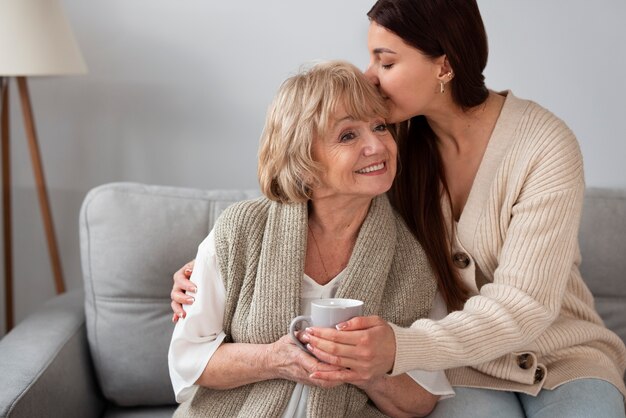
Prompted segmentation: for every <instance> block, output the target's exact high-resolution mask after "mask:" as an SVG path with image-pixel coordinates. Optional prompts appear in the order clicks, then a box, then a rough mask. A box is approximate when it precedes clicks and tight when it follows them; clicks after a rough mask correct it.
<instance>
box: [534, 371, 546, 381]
mask: <svg viewBox="0 0 626 418" xmlns="http://www.w3.org/2000/svg"><path fill="white" fill-rule="evenodd" d="M545 375H546V373H545V372H544V371H543V369H542V368H541V367H537V368H536V369H535V383H539V382H541V381H542V380H543V378H544V376H545Z"/></svg>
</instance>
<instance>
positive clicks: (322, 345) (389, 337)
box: [301, 316, 396, 386]
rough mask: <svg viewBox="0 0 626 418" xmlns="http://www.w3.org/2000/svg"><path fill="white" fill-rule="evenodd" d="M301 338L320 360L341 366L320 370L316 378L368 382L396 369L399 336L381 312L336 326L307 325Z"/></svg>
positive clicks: (361, 383) (314, 374)
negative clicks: (396, 336) (329, 369)
mask: <svg viewBox="0 0 626 418" xmlns="http://www.w3.org/2000/svg"><path fill="white" fill-rule="evenodd" d="M301 340H303V341H305V342H306V343H307V348H308V349H309V351H310V352H311V353H312V354H313V355H314V356H315V357H317V358H318V359H319V360H321V361H323V362H325V363H328V364H332V365H334V366H337V367H340V368H341V369H340V370H335V371H325V370H324V371H317V372H315V373H313V374H312V377H313V378H314V379H321V380H325V381H328V382H346V383H352V384H355V385H357V386H366V385H367V384H368V382H370V381H372V380H374V379H375V378H377V377H380V376H382V375H384V374H386V373H388V372H390V371H391V370H392V369H393V365H394V361H395V356H396V338H395V334H394V332H393V329H392V328H391V326H390V325H389V324H388V323H387V322H386V321H384V320H383V319H382V318H380V317H378V316H368V317H356V318H352V319H351V320H349V321H346V322H344V323H342V324H339V325H337V329H333V328H317V327H311V328H307V329H306V330H305V332H304V333H303V335H302V336H301Z"/></svg>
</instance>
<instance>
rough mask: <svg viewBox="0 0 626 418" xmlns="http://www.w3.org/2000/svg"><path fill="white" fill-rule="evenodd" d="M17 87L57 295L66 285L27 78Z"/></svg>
mask: <svg viewBox="0 0 626 418" xmlns="http://www.w3.org/2000/svg"><path fill="white" fill-rule="evenodd" d="M17 85H18V88H19V92H20V99H21V102H22V113H23V115H24V128H25V131H26V137H27V139H28V148H29V149H30V156H31V160H32V165H33V173H34V175H35V184H36V186H37V194H38V196H39V205H40V206H41V215H42V217H43V223H44V229H45V232H46V239H47V241H48V251H49V253H50V262H51V264H52V273H53V274H54V284H55V288H56V292H57V294H60V293H63V292H65V283H64V281H63V273H62V271H61V258H60V257H59V250H58V247H57V241H56V236H55V232H54V224H53V222H52V211H51V210H50V203H49V199H48V189H47V188H46V181H45V178H44V173H43V168H42V163H41V154H40V152H39V145H38V143H37V132H36V130H35V121H34V117H33V111H32V106H31V104H30V96H29V94H28V85H27V83H26V77H17Z"/></svg>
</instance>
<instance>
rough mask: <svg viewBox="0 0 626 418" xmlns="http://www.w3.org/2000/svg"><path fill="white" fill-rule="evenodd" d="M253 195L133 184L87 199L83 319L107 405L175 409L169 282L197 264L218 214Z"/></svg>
mask: <svg viewBox="0 0 626 418" xmlns="http://www.w3.org/2000/svg"><path fill="white" fill-rule="evenodd" d="M257 195H258V192H256V191H199V190H191V189H181V188H172V187H161V186H146V185H141V184H134V183H113V184H107V185H104V186H101V187H98V188H95V189H93V190H92V191H91V192H89V194H88V195H87V197H86V198H85V201H84V203H83V206H82V209H81V215H80V241H81V261H82V268H83V276H84V281H85V316H86V320H87V332H88V334H87V335H88V340H89V345H90V349H91V353H92V356H93V359H94V363H95V369H96V373H97V376H98V380H99V383H100V386H101V388H102V392H103V394H104V396H105V397H106V398H107V399H108V400H109V401H112V402H113V403H114V404H117V405H121V406H135V405H143V406H145V405H167V404H173V403H174V402H175V401H174V394H173V391H172V388H171V385H170V380H169V375H168V368H167V350H168V346H169V341H170V337H171V333H172V329H173V324H172V323H171V310H170V296H169V295H170V290H171V286H172V274H173V273H174V271H176V270H177V269H178V268H180V267H181V266H182V265H183V264H184V263H185V262H187V261H189V260H190V259H192V258H193V257H194V256H195V254H196V249H197V246H198V244H199V243H200V242H201V241H202V240H203V239H204V237H205V236H206V235H207V234H208V232H209V231H210V229H211V228H212V226H213V223H214V222H215V220H216V218H217V216H218V215H219V214H220V213H221V211H222V210H224V208H226V207H227V206H228V205H230V204H232V203H233V202H236V201H238V200H242V199H247V198H251V197H256V196H257Z"/></svg>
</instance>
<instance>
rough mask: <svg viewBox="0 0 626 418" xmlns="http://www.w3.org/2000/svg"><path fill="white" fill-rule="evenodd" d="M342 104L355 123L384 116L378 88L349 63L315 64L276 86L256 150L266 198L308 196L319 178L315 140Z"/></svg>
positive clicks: (295, 199) (287, 200) (300, 199)
mask: <svg viewBox="0 0 626 418" xmlns="http://www.w3.org/2000/svg"><path fill="white" fill-rule="evenodd" d="M340 105H343V106H344V108H345V110H346V112H347V113H348V116H350V117H352V118H354V119H355V120H366V119H368V118H371V117H376V116H380V117H383V118H385V119H386V118H387V115H388V110H387V106H386V105H385V101H384V99H383V98H382V97H381V95H380V93H379V92H378V90H377V89H376V87H375V86H374V85H373V84H372V83H370V82H369V81H368V80H367V79H366V78H365V76H364V75H363V73H362V72H361V71H360V70H359V69H358V68H356V67H355V66H354V65H352V64H350V63H348V62H344V61H325V62H320V63H317V64H315V65H313V66H312V67H311V68H309V69H305V70H303V71H301V72H300V73H298V74H297V75H295V76H293V77H290V78H288V79H287V80H285V82H284V83H283V84H282V85H281V86H280V88H279V89H278V92H277V93H276V96H275V98H274V100H273V102H272V104H271V105H270V108H269V110H268V112H267V117H266V119H265V128H264V129H263V134H262V135H261V143H260V147H259V168H258V177H259V183H260V186H261V191H262V192H263V194H264V195H265V196H267V197H268V198H269V199H272V200H276V201H280V202H284V203H296V202H304V201H307V200H309V199H310V198H311V188H312V187H313V186H314V185H315V184H316V183H317V182H318V181H319V176H320V174H321V167H320V166H319V164H318V163H316V162H315V161H314V159H313V157H312V151H311V150H312V145H313V140H314V139H315V138H317V137H320V136H324V135H325V134H326V133H327V129H328V128H329V126H330V123H331V122H332V120H333V117H334V116H335V112H336V110H337V108H338V106H340Z"/></svg>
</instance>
